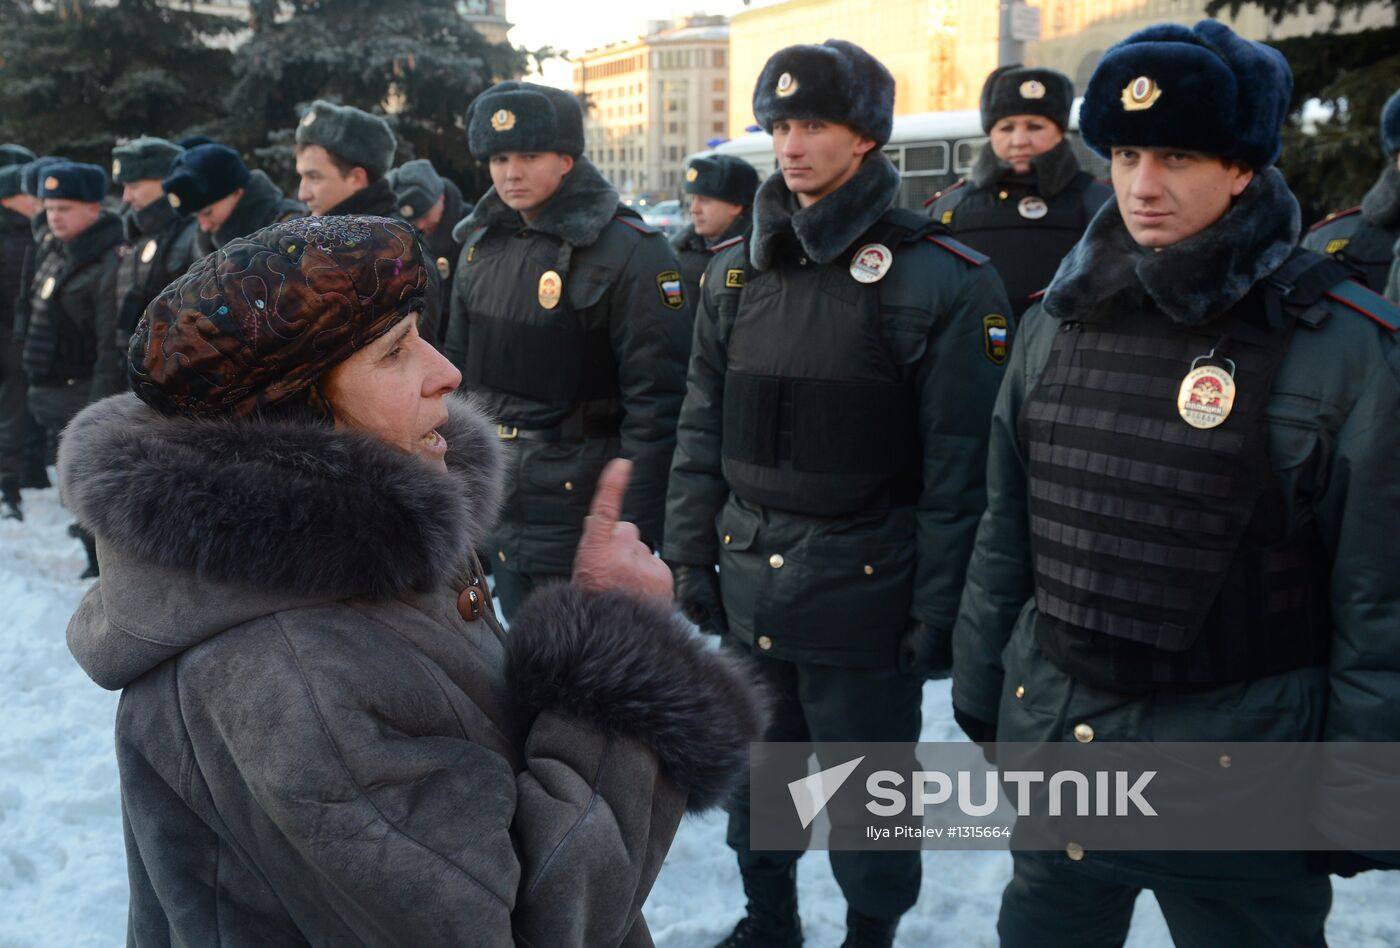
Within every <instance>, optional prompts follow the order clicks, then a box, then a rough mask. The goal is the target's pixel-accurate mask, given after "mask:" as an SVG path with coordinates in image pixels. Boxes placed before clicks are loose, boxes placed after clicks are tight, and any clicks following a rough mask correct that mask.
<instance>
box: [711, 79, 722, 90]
mask: <svg viewBox="0 0 1400 948" xmlns="http://www.w3.org/2000/svg"><path fill="white" fill-rule="evenodd" d="M713 89H714V91H716V92H723V91H724V80H723V79H716V80H715V82H714V86H713Z"/></svg>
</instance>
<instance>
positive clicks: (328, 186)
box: [296, 99, 398, 217]
mask: <svg viewBox="0 0 1400 948" xmlns="http://www.w3.org/2000/svg"><path fill="white" fill-rule="evenodd" d="M395 147H397V142H396V141H395V139H394V130H393V129H392V128H390V127H389V123H388V122H386V121H385V120H384V119H383V118H381V117H379V116H378V115H371V114H370V113H368V112H365V111H363V110H362V109H357V108H355V107H354V106H350V105H335V104H333V103H331V102H325V101H322V100H320V99H318V100H316V101H315V102H312V103H311V107H310V108H309V109H307V110H306V114H305V115H303V116H302V117H301V121H300V122H299V123H297V131H296V153H297V174H299V175H301V187H300V188H299V189H298V191H297V198H298V199H299V200H300V201H302V202H303V203H304V204H306V206H307V208H308V209H310V211H311V216H312V217H329V216H332V215H334V216H341V215H346V214H371V215H373V216H375V217H393V216H395V214H396V213H397V211H398V203H397V202H396V201H395V199H394V189H393V187H391V186H390V184H389V182H388V180H387V179H386V178H385V175H387V174H388V173H389V169H390V168H391V167H392V166H393V164H394V149H395Z"/></svg>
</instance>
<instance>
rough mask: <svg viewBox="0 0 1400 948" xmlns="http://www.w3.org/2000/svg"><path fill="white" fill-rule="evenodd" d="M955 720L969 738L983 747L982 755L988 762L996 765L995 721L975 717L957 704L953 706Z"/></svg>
mask: <svg viewBox="0 0 1400 948" xmlns="http://www.w3.org/2000/svg"><path fill="white" fill-rule="evenodd" d="M953 720H954V721H956V722H957V723H958V727H960V728H962V731H963V733H964V734H966V735H967V738H968V740H970V741H972V743H974V744H976V745H977V746H978V747H980V748H982V757H983V758H984V759H985V760H986V761H987V763H989V764H992V765H995V764H996V762H997V752H996V740H997V726H996V724H995V722H990V721H983V720H982V719H981V718H974V717H973V716H972V715H970V714H968V713H967V712H966V711H963V710H962V709H960V708H958V707H957V706H956V705H955V706H954V707H953Z"/></svg>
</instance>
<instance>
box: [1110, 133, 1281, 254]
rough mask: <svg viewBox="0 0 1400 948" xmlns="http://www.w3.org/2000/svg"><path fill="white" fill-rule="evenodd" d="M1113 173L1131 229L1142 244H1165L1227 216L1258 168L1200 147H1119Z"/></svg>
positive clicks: (1120, 207)
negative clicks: (1233, 162) (1197, 149)
mask: <svg viewBox="0 0 1400 948" xmlns="http://www.w3.org/2000/svg"><path fill="white" fill-rule="evenodd" d="M1112 175H1113V190H1114V192H1115V193H1116V194H1117V196H1118V210H1119V213H1121V214H1122V215H1123V223H1124V224H1126V225H1127V227H1128V233H1129V234H1130V235H1131V236H1132V238H1133V240H1135V241H1137V243H1138V244H1139V245H1140V246H1143V247H1152V248H1155V249H1161V248H1163V247H1170V246H1171V245H1172V244H1175V243H1179V242H1180V241H1183V240H1185V239H1186V238H1187V237H1190V236H1192V235H1194V234H1199V233H1200V232H1201V231H1203V230H1205V229H1206V228H1207V227H1209V226H1210V225H1212V224H1214V223H1215V222H1216V221H1218V220H1220V218H1222V217H1224V216H1225V212H1226V211H1228V210H1229V209H1230V202H1231V201H1233V200H1234V199H1235V198H1237V197H1239V196H1240V194H1241V193H1242V192H1243V191H1244V189H1245V187H1246V186H1247V185H1248V184H1249V182H1250V181H1251V180H1252V179H1253V177H1254V172H1253V171H1251V170H1249V169H1248V168H1243V167H1240V166H1238V165H1231V164H1226V163H1225V162H1224V161H1222V160H1221V159H1219V158H1216V157H1214V156H1212V155H1201V154H1197V153H1195V152H1189V151H1176V150H1173V149H1170V148H1115V149H1113V163H1112Z"/></svg>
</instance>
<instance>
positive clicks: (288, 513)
mask: <svg viewBox="0 0 1400 948" xmlns="http://www.w3.org/2000/svg"><path fill="white" fill-rule="evenodd" d="M447 401H448V411H449V413H450V416H451V418H450V421H449V422H448V423H447V425H446V426H444V428H443V429H442V435H443V437H444V438H446V439H447V442H448V445H449V448H448V456H447V463H448V467H449V471H448V472H447V473H443V472H442V471H439V470H435V469H433V468H430V467H428V466H427V465H425V464H423V463H421V462H419V461H418V460H416V459H414V458H410V457H408V456H407V455H404V454H401V453H399V452H398V451H396V450H394V449H393V448H390V447H388V446H386V445H384V444H382V443H381V442H378V441H375V440H374V439H372V438H369V437H367V436H365V435H361V434H356V433H350V432H345V431H336V430H334V429H331V428H328V427H324V426H321V425H317V424H314V423H305V422H302V423H295V422H286V421H282V422H274V421H269V420H263V419H256V418H254V419H245V420H241V421H229V420H191V419H187V418H178V417H169V416H165V415H161V414H159V413H158V412H156V411H155V410H154V409H152V408H150V407H148V406H146V405H145V404H143V403H142V402H140V401H139V400H138V399H137V398H136V396H134V395H131V394H126V395H116V396H113V397H111V398H107V399H103V400H102V401H100V402H97V403H95V404H93V405H90V406H88V407H87V408H86V409H84V410H83V411H82V412H81V413H80V414H79V415H78V416H77V417H76V418H75V419H74V420H73V422H72V424H70V425H69V426H68V428H67V429H66V430H65V431H64V435H63V447H62V451H61V452H60V456H59V465H58V466H59V488H60V491H61V496H62V497H63V502H64V503H65V504H66V505H67V506H68V507H69V509H70V510H72V511H73V512H74V515H75V516H76V517H77V519H78V522H79V523H81V524H82V525H83V526H84V527H86V528H87V529H89V530H90V531H92V532H93V533H94V534H96V535H97V537H98V539H99V540H100V541H102V542H103V544H104V545H105V546H106V547H107V548H109V549H111V550H114V551H116V553H118V554H120V555H123V556H130V557H134V558H137V559H139V560H142V561H146V562H150V563H154V564H156V565H158V566H161V567H165V568H170V569H176V570H181V571H189V572H193V573H194V574H195V575H196V576H197V577H198V578H200V579H204V580H210V581H212V582H215V583H231V584H236V585H240V586H251V587H256V588H258V589H262V590H275V591H276V592H278V593H280V594H285V595H289V596H307V595H320V594H334V595H337V596H352V595H364V596H369V597H373V598H387V597H391V596H397V595H402V594H404V593H407V592H409V591H414V590H426V589H431V588H433V587H435V586H438V585H440V584H442V583H444V582H446V581H448V580H450V579H451V578H452V577H453V576H455V575H456V574H458V573H459V572H460V570H461V568H462V565H463V563H464V562H465V561H466V557H467V555H468V554H469V553H470V552H471V551H472V549H473V548H474V547H475V546H476V545H477V544H479V543H480V542H481V540H482V538H483V536H484V535H485V533H486V532H487V531H488V530H489V529H490V528H491V526H492V524H493V523H494V521H495V517H496V511H497V508H498V506H499V504H500V498H501V456H500V454H501V452H500V447H499V443H498V441H497V439H496V437H495V432H494V429H493V428H492V426H490V425H489V424H488V423H487V421H486V419H485V416H484V415H483V414H482V413H481V412H480V411H478V410H477V409H476V408H475V407H474V406H473V405H472V404H471V403H470V402H468V401H467V400H466V399H464V398H461V397H452V398H449V399H448V400H447Z"/></svg>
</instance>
